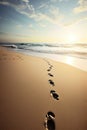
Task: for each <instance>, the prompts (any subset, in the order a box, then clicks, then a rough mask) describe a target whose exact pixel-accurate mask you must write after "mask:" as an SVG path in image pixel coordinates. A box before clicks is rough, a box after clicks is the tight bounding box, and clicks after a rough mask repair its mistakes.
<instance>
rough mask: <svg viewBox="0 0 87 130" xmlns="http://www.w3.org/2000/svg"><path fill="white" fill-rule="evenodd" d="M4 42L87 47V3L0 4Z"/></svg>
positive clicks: (7, 0)
mask: <svg viewBox="0 0 87 130" xmlns="http://www.w3.org/2000/svg"><path fill="white" fill-rule="evenodd" d="M0 42H12V43H15V42H17V43H20V42H21V43H23V42H24V43H30V42H32V43H37V42H39V43H45V42H46V43H87V0H0Z"/></svg>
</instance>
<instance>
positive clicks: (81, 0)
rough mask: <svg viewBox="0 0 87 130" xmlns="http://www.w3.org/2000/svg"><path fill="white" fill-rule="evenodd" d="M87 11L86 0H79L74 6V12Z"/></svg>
mask: <svg viewBox="0 0 87 130" xmlns="http://www.w3.org/2000/svg"><path fill="white" fill-rule="evenodd" d="M85 11H87V0H79V1H78V6H77V7H75V8H74V10H73V12H74V13H77V14H78V13H81V12H85Z"/></svg>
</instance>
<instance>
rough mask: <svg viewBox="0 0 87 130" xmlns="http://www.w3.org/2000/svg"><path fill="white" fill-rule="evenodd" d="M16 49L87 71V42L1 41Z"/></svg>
mask: <svg viewBox="0 0 87 130" xmlns="http://www.w3.org/2000/svg"><path fill="white" fill-rule="evenodd" d="M0 45H1V46H5V47H8V48H10V49H12V50H14V51H17V52H20V53H23V54H26V55H33V56H38V57H43V58H49V59H52V60H55V61H58V62H62V63H66V64H69V65H71V66H74V67H77V68H79V69H81V70H84V71H87V44H58V43H56V44H48V43H14V44H13V43H2V44H1V43H0Z"/></svg>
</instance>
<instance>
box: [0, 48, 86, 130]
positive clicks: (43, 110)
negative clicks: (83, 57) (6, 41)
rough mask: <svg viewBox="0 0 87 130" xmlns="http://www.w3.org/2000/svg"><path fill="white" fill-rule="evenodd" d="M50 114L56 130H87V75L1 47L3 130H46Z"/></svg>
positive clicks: (0, 124) (0, 121) (0, 129)
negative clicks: (53, 115) (52, 116)
mask: <svg viewBox="0 0 87 130" xmlns="http://www.w3.org/2000/svg"><path fill="white" fill-rule="evenodd" d="M52 90H53V91H55V92H56V94H58V98H59V100H56V98H54V96H53V94H54V93H51V92H53V91H52ZM48 111H52V112H53V113H54V114H55V126H56V130H87V72H85V71H81V70H79V69H77V68H74V67H71V66H69V65H66V64H63V63H59V62H55V61H52V60H49V59H43V58H37V57H33V56H26V55H22V54H19V53H15V52H11V51H8V50H7V49H3V48H0V130H45V127H44V120H45V117H46V114H47V112H48Z"/></svg>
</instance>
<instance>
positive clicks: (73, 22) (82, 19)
mask: <svg viewBox="0 0 87 130" xmlns="http://www.w3.org/2000/svg"><path fill="white" fill-rule="evenodd" d="M84 21H87V16H86V17H80V18H78V19H75V20H72V21H71V22H68V23H64V24H63V25H64V26H65V27H67V26H72V25H74V24H78V23H80V22H84Z"/></svg>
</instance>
